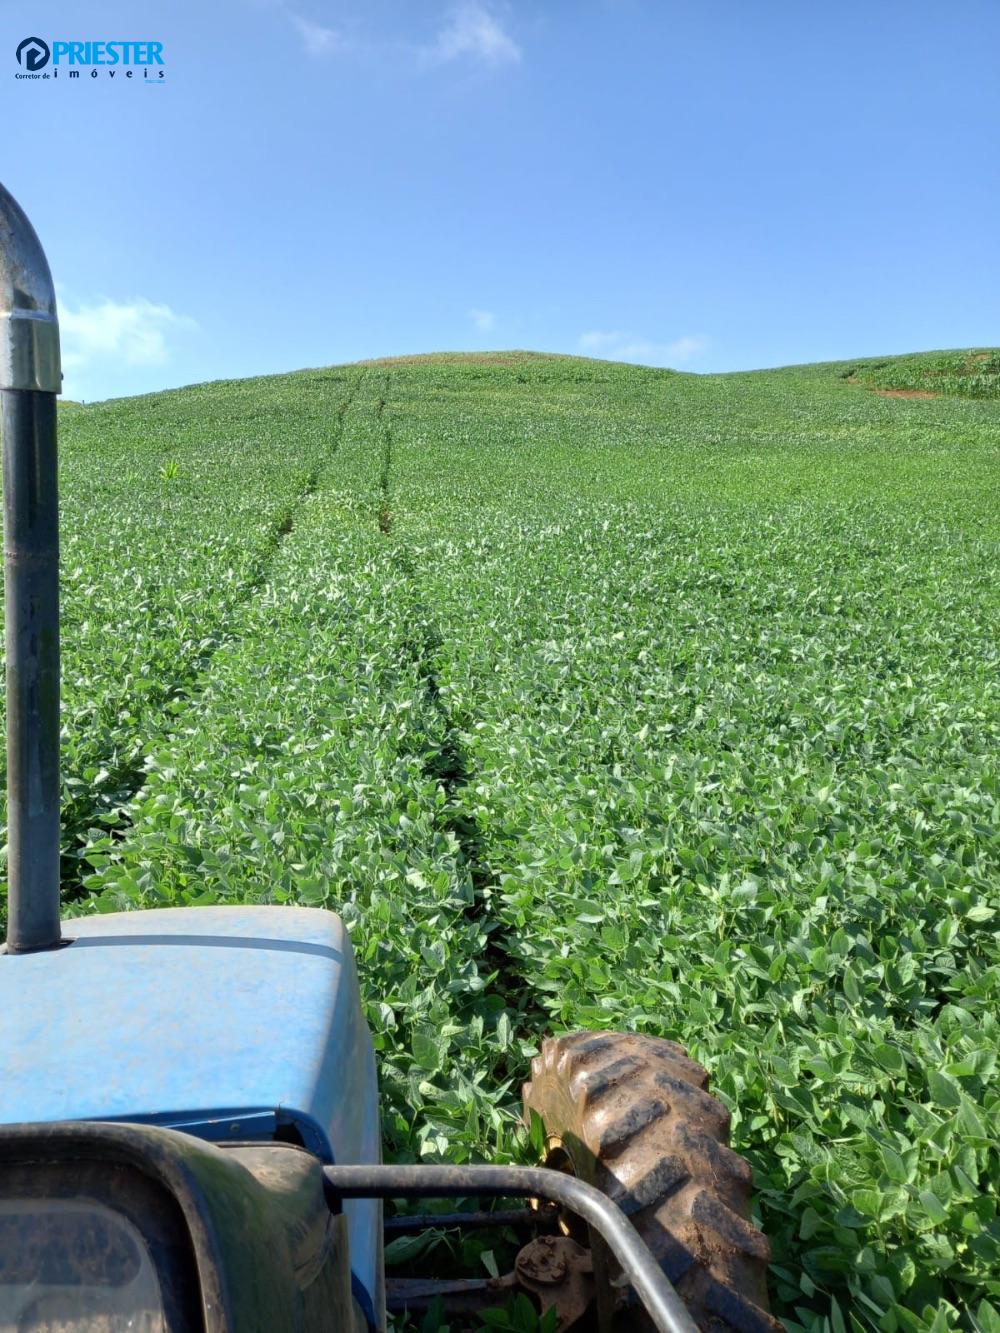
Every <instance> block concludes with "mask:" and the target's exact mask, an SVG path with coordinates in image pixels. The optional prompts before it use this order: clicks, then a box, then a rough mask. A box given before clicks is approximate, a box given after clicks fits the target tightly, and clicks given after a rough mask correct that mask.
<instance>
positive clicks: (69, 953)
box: [0, 907, 382, 1310]
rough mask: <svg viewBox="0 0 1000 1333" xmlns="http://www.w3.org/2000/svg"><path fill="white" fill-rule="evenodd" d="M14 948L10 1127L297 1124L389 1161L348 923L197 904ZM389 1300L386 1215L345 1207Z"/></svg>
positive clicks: (74, 929)
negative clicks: (384, 1261) (39, 949)
mask: <svg viewBox="0 0 1000 1333" xmlns="http://www.w3.org/2000/svg"><path fill="white" fill-rule="evenodd" d="M63 935H64V938H65V939H67V940H69V941H71V943H69V944H67V946H66V947H65V948H62V949H57V950H54V951H52V952H48V953H37V954H20V955H5V956H2V957H0V1052H2V1055H0V1059H2V1062H3V1065H2V1078H0V1124H13V1123H17V1122H23V1121H51V1120H128V1121H133V1122H140V1123H153V1124H158V1125H169V1126H172V1127H173V1128H176V1129H181V1130H184V1131H186V1132H187V1133H189V1134H194V1135H197V1136H198V1137H200V1138H205V1139H211V1140H213V1141H224V1142H226V1141H228V1142H239V1141H247V1140H253V1139H256V1140H258V1141H259V1140H260V1139H261V1138H266V1137H269V1136H271V1135H273V1133H274V1132H275V1129H276V1128H277V1126H278V1125H293V1126H294V1127H295V1128H296V1129H297V1130H298V1131H299V1133H300V1134H301V1136H302V1139H303V1142H304V1143H305V1145H306V1147H308V1148H309V1149H310V1150H311V1151H312V1152H314V1153H315V1154H316V1155H317V1156H318V1157H320V1158H321V1159H322V1160H323V1161H325V1162H339V1163H343V1164H347V1163H353V1162H358V1163H361V1162H377V1161H379V1160H380V1158H381V1150H380V1131H379V1115H378V1089H377V1085H376V1078H375V1060H374V1053H373V1051H372V1043H371V1037H370V1035H369V1033H368V1029H367V1027H366V1025H365V1021H364V1017H363V1014H362V1010H361V1003H360V998H359V994H358V983H357V973H356V970H355V965H354V955H353V952H352V950H351V944H350V940H349V938H348V935H347V932H346V930H345V929H344V925H343V922H342V921H341V920H340V918H339V917H338V916H335V915H334V914H333V913H332V912H322V911H317V910H314V909H310V908H302V907H189V908H169V909H164V910H159V911H149V912H123V913H118V914H115V915H108V916H91V917H86V918H80V919H76V920H71V921H65V922H64V923H63ZM344 1212H345V1214H346V1215H347V1217H348V1224H349V1233H350V1242H351V1267H352V1270H353V1274H354V1277H355V1279H356V1286H357V1287H360V1288H361V1289H363V1291H364V1293H365V1295H366V1296H367V1298H368V1299H367V1300H366V1301H365V1302H364V1304H365V1305H366V1306H368V1307H369V1309H372V1308H374V1309H376V1310H377V1309H380V1308H381V1301H382V1290H381V1247H382V1235H381V1220H380V1216H379V1208H378V1205H377V1204H375V1203H373V1202H371V1201H368V1200H357V1201H351V1202H349V1203H346V1204H345V1205H344Z"/></svg>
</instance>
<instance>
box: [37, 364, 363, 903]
mask: <svg viewBox="0 0 1000 1333" xmlns="http://www.w3.org/2000/svg"><path fill="white" fill-rule="evenodd" d="M368 373H369V372H367V371H364V372H362V373H361V374H360V375H358V376H357V377H356V378H355V379H354V381H353V382H352V383H351V384H350V385H349V387H348V389H347V392H346V394H345V395H344V397H343V398H342V399H341V400H340V402H339V404H338V405H337V407H336V409H335V411H334V416H333V428H332V432H331V438H330V443H329V445H328V447H327V449H326V451H325V452H324V453H323V454H322V455H321V456H320V457H319V458H317V460H316V461H315V462H314V464H313V466H312V467H311V468H310V470H309V472H308V473H307V474H306V476H305V478H304V480H303V483H302V486H301V488H300V490H299V492H298V494H297V495H296V496H295V497H294V498H293V499H292V500H291V501H289V503H288V504H287V505H286V506H285V507H284V509H282V510H281V511H280V513H279V514H278V515H277V516H276V517H275V519H274V521H273V522H272V524H271V528H270V532H269V533H268V536H267V537H266V539H265V540H264V542H263V543H262V545H261V549H260V553H259V556H258V558H257V560H256V561H255V562H254V564H253V565H252V566H251V568H250V571H249V573H248V576H247V577H246V578H245V579H244V580H243V581H242V582H241V583H240V584H239V585H238V587H237V588H236V590H235V593H234V595H233V597H232V599H231V601H230V604H229V606H228V607H227V610H226V614H225V618H224V621H223V624H222V625H221V626H220V628H219V629H218V630H217V631H216V632H215V633H214V634H212V635H210V636H208V637H207V639H205V640H203V641H202V642H203V646H202V647H201V648H200V650H199V651H197V652H194V653H191V654H190V655H189V656H187V657H185V658H182V659H181V660H179V661H178V663H177V666H176V670H175V672H174V675H173V678H172V680H171V681H170V682H169V683H167V682H163V683H157V684H156V685H155V686H154V687H152V688H151V689H150V690H149V691H148V692H147V695H146V700H145V707H146V709H147V711H148V712H149V713H151V714H156V713H159V714H161V716H162V715H163V714H164V713H165V712H166V711H167V710H172V709H173V707H174V705H176V704H178V703H190V702H191V701H192V700H194V699H196V698H197V695H198V693H199V692H200V691H199V689H198V688H197V686H198V682H199V681H200V680H201V679H202V677H203V676H204V674H205V672H206V671H207V670H208V668H209V667H210V666H211V663H212V659H213V657H214V656H215V654H216V653H217V652H218V650H219V648H220V647H221V646H222V645H223V644H224V643H226V642H227V641H228V640H229V639H230V638H231V637H232V627H233V623H234V621H235V620H236V618H237V617H238V616H239V614H240V612H241V611H242V610H243V608H244V607H246V606H247V605H248V603H249V602H251V601H252V600H253V598H254V596H255V595H256V594H257V593H258V592H259V591H260V590H261V588H263V586H264V584H265V583H266V581H267V577H268V574H269V573H270V571H271V569H272V568H273V567H274V564H275V562H276V560H277V559H278V556H279V553H280V551H281V547H282V544H283V543H284V542H285V540H286V539H287V538H288V536H289V534H290V533H291V532H292V531H293V530H294V527H295V520H296V517H297V516H298V514H299V512H300V511H301V509H302V507H303V505H305V504H306V503H307V502H308V500H309V498H310V496H312V495H314V494H315V493H316V490H317V489H318V487H319V483H320V480H321V478H322V476H323V474H324V473H325V472H326V471H327V469H328V468H329V467H330V465H331V463H332V461H333V459H334V458H335V456H336V454H337V452H338V450H339V449H340V445H341V442H342V440H343V436H344V422H345V419H346V417H347V413H348V411H349V410H350V407H351V404H352V403H353V402H354V399H355V398H356V397H357V395H358V393H359V391H360V389H361V386H362V384H363V382H364V380H365V379H366V378H367V375H368ZM172 731H173V725H172V722H171V720H169V719H165V720H164V724H163V727H162V730H160V731H158V732H157V733H156V740H157V741H158V742H159V741H163V740H165V739H169V737H170V735H171V733H172ZM144 748H145V747H144ZM117 755H118V750H117V749H115V750H109V751H108V752H106V753H104V754H98V756H97V757H96V759H95V763H96V764H97V765H98V766H99V767H100V768H103V769H105V770H106V771H107V774H108V776H107V779H106V786H107V788H108V789H110V790H112V791H114V792H115V793H116V799H115V802H114V804H113V805H111V806H110V807H108V806H106V805H103V804H102V803H101V802H100V800H97V799H94V795H93V792H92V791H87V793H86V795H84V796H83V797H82V798H81V799H80V801H79V802H74V803H72V804H71V805H70V807H69V808H68V809H67V808H65V807H64V809H63V831H62V846H63V851H62V856H61V858H60V872H61V873H60V889H61V893H62V896H63V897H64V898H67V899H70V900H74V899H78V898H81V897H85V896H86V889H85V888H84V886H83V878H84V876H85V875H87V874H89V870H88V868H87V866H86V864H85V862H84V860H83V855H84V852H85V850H86V846H87V831H88V829H90V828H92V827H94V826H95V825H99V826H100V827H101V828H102V830H103V832H104V835H105V836H106V837H112V838H115V839H117V840H121V839H123V838H124V837H125V836H126V835H127V832H128V829H129V827H130V826H131V822H132V821H131V818H130V817H129V816H128V814H127V813H126V807H127V806H128V805H129V803H130V802H131V801H132V800H134V798H135V797H136V796H137V795H138V794H139V792H140V791H141V790H142V788H143V786H144V785H145V781H146V767H145V756H144V755H142V754H140V755H137V756H135V757H132V758H130V759H129V760H127V761H125V762H124V763H122V762H120V761H119V760H118V759H117Z"/></svg>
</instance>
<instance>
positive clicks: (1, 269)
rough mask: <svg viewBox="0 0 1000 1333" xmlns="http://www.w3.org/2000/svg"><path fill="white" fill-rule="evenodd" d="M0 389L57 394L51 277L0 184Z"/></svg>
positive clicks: (16, 207) (21, 213) (55, 318)
mask: <svg viewBox="0 0 1000 1333" xmlns="http://www.w3.org/2000/svg"><path fill="white" fill-rule="evenodd" d="M0 389H27V390H29V391H30V390H34V391H36V392H39V393H61V392H62V370H61V366H60V361H59V321H58V316H57V314H56V293H55V288H54V286H53V284H52V274H51V273H50V272H49V265H48V261H47V260H46V258H45V251H44V250H43V249H42V246H41V242H40V241H39V239H38V237H37V236H36V235H35V229H34V227H33V226H32V225H31V223H30V222H29V221H28V219H27V217H26V216H25V214H24V210H23V209H22V208H21V206H20V204H18V202H17V200H16V199H14V197H13V196H12V195H11V194H9V193H8V191H7V190H5V189H4V187H3V186H2V185H0Z"/></svg>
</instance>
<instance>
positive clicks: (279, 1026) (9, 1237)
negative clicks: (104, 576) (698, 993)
mask: <svg viewBox="0 0 1000 1333" xmlns="http://www.w3.org/2000/svg"><path fill="white" fill-rule="evenodd" d="M61 386H62V375H61V371H60V351H59V328H58V321H57V313H56V302H55V294H54V289H53V284H52V279H51V275H50V272H49V267H48V263H47V261H46V258H45V255H44V252H43V250H42V247H41V245H40V243H39V241H38V238H37V236H36V234H35V232H34V230H33V228H32V226H31V224H30V223H29V221H28V219H27V217H26V216H25V214H24V213H23V211H22V210H21V208H20V207H19V206H18V204H17V203H16V202H15V201H14V199H13V198H12V197H11V196H10V195H9V194H8V193H7V192H6V190H4V189H3V187H0V408H2V418H0V429H2V442H3V503H4V562H5V563H4V574H5V607H6V631H5V632H6V689H7V696H6V700H7V783H8V788H7V790H8V897H7V908H8V927H7V937H6V947H5V949H4V950H3V953H2V956H0V1051H2V1056H0V1059H2V1077H0V1329H2V1330H5V1331H6V1330H9V1331H10V1333H15V1331H16V1333H29V1331H31V1333H42V1331H43V1330H45V1331H46V1333H56V1330H62V1331H69V1330H96V1331H97V1333H102V1331H104V1330H109V1331H110V1330H118V1329H122V1330H125V1329H128V1330H139V1331H140V1333H181V1331H182V1330H184V1331H185V1333H186V1331H188V1330H191V1331H194V1330H198V1333H251V1331H253V1333H293V1330H294V1331H295V1333H313V1331H315V1333H319V1331H320V1330H344V1333H366V1330H382V1329H385V1328H386V1326H387V1320H388V1318H389V1315H390V1314H392V1313H395V1312H407V1311H408V1312H410V1313H411V1314H416V1315H417V1316H418V1317H419V1316H420V1314H421V1312H424V1321H425V1326H427V1315H426V1312H427V1311H428V1310H443V1311H444V1312H446V1317H447V1318H449V1319H451V1318H452V1317H457V1318H458V1319H459V1321H461V1320H474V1319H475V1318H476V1316H477V1312H480V1311H483V1310H485V1309H488V1308H489V1307H498V1306H503V1305H505V1304H506V1303H509V1302H511V1300H512V1299H513V1298H514V1297H515V1296H517V1294H519V1293H522V1294H524V1295H526V1296H528V1297H529V1298H530V1299H531V1301H532V1303H533V1304H534V1306H535V1308H536V1309H537V1310H538V1311H539V1312H540V1315H542V1316H544V1318H545V1326H546V1327H549V1328H552V1327H554V1328H558V1329H561V1330H562V1329H570V1328H576V1329H579V1330H584V1329H593V1328H598V1329H602V1330H611V1329H617V1330H621V1329H631V1328H635V1329H656V1330H660V1331H661V1333H692V1331H693V1330H694V1329H696V1328H701V1329H712V1330H724V1329H732V1330H746V1333H750V1331H751V1330H754V1331H755V1333H756V1331H759V1330H768V1331H771V1330H777V1329H780V1325H779V1324H778V1323H777V1321H776V1320H774V1319H773V1318H772V1317H771V1315H770V1314H769V1313H768V1305H767V1287H766V1269H767V1262H768V1245H767V1241H766V1240H765V1238H764V1236H763V1235H762V1234H761V1233H760V1232H759V1231H758V1230H756V1229H755V1227H754V1226H753V1225H752V1223H751V1221H750V1168H749V1166H748V1165H747V1164H746V1162H745V1161H744V1160H743V1159H742V1158H741V1157H738V1156H737V1155H736V1154H735V1153H734V1152H732V1151H731V1150H730V1149H729V1147H728V1146H726V1140H727V1135H728V1125H729V1115H728V1112H727V1111H726V1109H725V1108H724V1107H723V1106H722V1105H721V1103H720V1102H718V1101H717V1100H716V1099H715V1098H714V1097H712V1096H710V1095H709V1094H708V1092H707V1091H706V1084H707V1075H706V1072H705V1070H704V1069H703V1068H702V1067H701V1066H700V1065H698V1064H696V1063H695V1062H694V1061H692V1060H690V1059H688V1058H687V1056H686V1054H685V1052H684V1051H683V1050H682V1049H681V1048H680V1047H679V1046H677V1045H675V1044H673V1043H672V1042H669V1041H666V1040H661V1039H658V1038H654V1037H649V1036H642V1035H638V1034H621V1035H616V1034H613V1033H608V1032H580V1033H575V1034H572V1035H568V1036H561V1037H557V1038H554V1039H550V1040H546V1041H543V1042H542V1044H541V1053H540V1054H539V1055H538V1057H537V1058H536V1059H535V1061H534V1063H533V1066H532V1070H531V1080H530V1082H528V1083H526V1084H525V1086H524V1106H525V1113H526V1115H527V1116H537V1117H539V1119H540V1122H541V1126H542V1128H543V1130H544V1143H545V1145H546V1146H545V1160H544V1162H543V1164H541V1165H538V1166H508V1165H490V1164H482V1165H451V1164H444V1163H442V1164H425V1165H392V1164H383V1162H382V1154H381V1145H380V1128H379V1099H378V1083H377V1070H376V1067H375V1059H374V1053H373V1045H372V1041H371V1037H370V1035H369V1031H368V1028H367V1026H366V1023H365V1018H364V1014H363V1009H362V1004H361V998H360V992H359V986H358V978H357V973H356V970H355V963H354V959H353V955H352V951H351V942H350V939H349V936H348V934H347V931H346V930H345V928H344V925H343V923H342V921H341V919H340V918H339V917H338V916H337V915H335V914H334V913H332V912H328V911H322V910H317V909H311V908H300V907H293V906H259V905H248V906H227V907H212V906H204V907H194V908H172V909H165V910H149V911H130V912H122V913H118V914H108V915H100V914H92V915H89V916H86V915H85V916H81V917H76V918H72V919H68V920H66V921H65V922H62V921H61V920H60V822H59V821H60V807H59V797H60V786H59V729H60V713H59V565H58V562H59V555H58V503H57V457H56V441H57V421H56V395H57V394H58V393H59V392H60V391H61ZM424 1198H435V1199H437V1200H439V1201H440V1200H442V1199H446V1198H454V1199H457V1200H461V1201H462V1203H463V1205H464V1206H463V1210H462V1211H460V1212H457V1213H451V1214H447V1213H441V1212H438V1213H433V1214H423V1215H420V1214H414V1213H412V1212H406V1211H400V1210H399V1204H400V1202H401V1201H406V1200H415V1199H424ZM387 1200H388V1201H392V1202H393V1204H394V1211H393V1215H392V1216H387V1217H385V1218H384V1217H383V1203H384V1201H387ZM487 1200H492V1201H497V1200H501V1201H505V1202H506V1204H507V1206H506V1207H505V1208H502V1209H499V1210H496V1209H494V1210H490V1209H487V1208H483V1204H484V1203H485V1201H487ZM512 1200H522V1201H524V1202H523V1203H521V1204H519V1205H518V1206H516V1207H511V1206H510V1201H512ZM473 1205H474V1206H473ZM408 1206H409V1205H408ZM438 1206H439V1207H440V1203H439V1204H438ZM387 1211H388V1210H387ZM430 1224H434V1225H439V1226H440V1225H448V1226H451V1227H455V1228H473V1227H491V1226H493V1227H496V1226H500V1225H502V1226H504V1227H511V1228H513V1229H514V1232H515V1233H517V1232H520V1233H521V1239H523V1245H522V1247H521V1248H520V1250H519V1252H518V1253H517V1257H516V1262H515V1263H514V1267H513V1270H512V1271H511V1272H510V1273H508V1274H505V1275H501V1276H497V1277H490V1278H484V1279H482V1280H479V1279H474V1278H465V1279H454V1278H453V1279H450V1280H448V1279H436V1278H434V1277H433V1276H430V1275H428V1276H426V1277H423V1276H420V1277H413V1276H410V1277H407V1278H400V1279H398V1280H397V1281H389V1282H387V1281H386V1279H385V1274H384V1258H383V1255H384V1248H383V1247H384V1243H385V1235H386V1234H392V1235H399V1234H401V1233H402V1232H404V1231H406V1230H412V1229H415V1228H419V1227H421V1226H426V1225H430ZM505 1234H510V1233H505ZM550 1311H551V1312H553V1313H552V1314H549V1313H548V1312H550ZM431 1318H432V1319H433V1315H432V1316H431Z"/></svg>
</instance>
